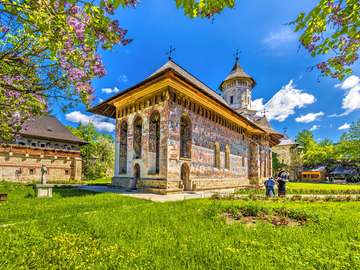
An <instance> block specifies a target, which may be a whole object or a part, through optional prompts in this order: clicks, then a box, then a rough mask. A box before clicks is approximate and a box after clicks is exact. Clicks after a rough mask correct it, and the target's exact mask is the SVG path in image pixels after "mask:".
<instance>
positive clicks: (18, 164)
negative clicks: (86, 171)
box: [0, 145, 82, 182]
mask: <svg viewBox="0 0 360 270" xmlns="http://www.w3.org/2000/svg"><path fill="white" fill-rule="evenodd" d="M43 164H44V165H45V166H46V167H47V168H48V174H47V176H46V179H47V181H52V182H56V181H61V182H63V181H69V180H81V169H82V160H81V158H80V152H79V151H65V150H54V149H46V148H37V147H29V146H20V145H0V180H8V181H16V182H33V181H40V179H41V166H42V165H43Z"/></svg>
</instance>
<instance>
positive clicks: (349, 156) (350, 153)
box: [336, 120, 360, 165]
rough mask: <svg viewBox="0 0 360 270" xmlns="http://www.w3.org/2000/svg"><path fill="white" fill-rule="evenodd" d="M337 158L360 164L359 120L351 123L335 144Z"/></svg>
mask: <svg viewBox="0 0 360 270" xmlns="http://www.w3.org/2000/svg"><path fill="white" fill-rule="evenodd" d="M336 152H337V154H338V155H339V159H341V160H346V161H351V162H357V163H358V164H359V165H360V120H358V121H357V122H354V123H352V124H351V126H350V129H349V131H347V132H345V133H344V134H343V135H342V136H341V139H340V142H339V144H337V145H336Z"/></svg>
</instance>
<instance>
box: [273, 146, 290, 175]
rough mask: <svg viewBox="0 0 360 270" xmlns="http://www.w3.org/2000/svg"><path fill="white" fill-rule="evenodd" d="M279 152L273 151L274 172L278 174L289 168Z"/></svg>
mask: <svg viewBox="0 0 360 270" xmlns="http://www.w3.org/2000/svg"><path fill="white" fill-rule="evenodd" d="M278 156H279V155H278V154H277V153H275V152H272V168H273V174H274V175H276V174H277V173H278V172H280V171H281V170H287V169H288V166H287V165H286V164H284V163H283V162H281V161H280V160H279V158H278Z"/></svg>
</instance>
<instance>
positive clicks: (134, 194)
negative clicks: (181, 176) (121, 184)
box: [78, 185, 234, 202]
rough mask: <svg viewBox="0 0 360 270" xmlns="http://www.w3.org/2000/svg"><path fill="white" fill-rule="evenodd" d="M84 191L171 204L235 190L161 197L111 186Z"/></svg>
mask: <svg viewBox="0 0 360 270" xmlns="http://www.w3.org/2000/svg"><path fill="white" fill-rule="evenodd" d="M78 188H79V189H82V190H88V191H93V192H111V193H116V194H119V195H123V196H128V197H132V198H138V199H145V200H151V201H154V202H170V201H183V200H189V199H201V198H209V197H211V196H212V195H213V194H214V193H219V192H221V193H231V192H233V191H234V190H217V191H196V192H184V193H174V194H167V195H160V194H152V193H145V192H141V191H134V192H130V191H126V190H124V189H120V188H114V187H111V186H95V185H93V186H92V185H84V186H80V187H78Z"/></svg>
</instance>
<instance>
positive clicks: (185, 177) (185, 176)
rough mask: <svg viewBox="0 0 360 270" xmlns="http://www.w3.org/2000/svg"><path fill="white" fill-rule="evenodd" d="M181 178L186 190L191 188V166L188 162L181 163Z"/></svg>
mask: <svg viewBox="0 0 360 270" xmlns="http://www.w3.org/2000/svg"><path fill="white" fill-rule="evenodd" d="M180 178H181V181H182V182H183V186H184V191H189V190H191V182H190V168H189V165H188V164H186V163H183V164H182V165H181V172H180Z"/></svg>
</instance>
